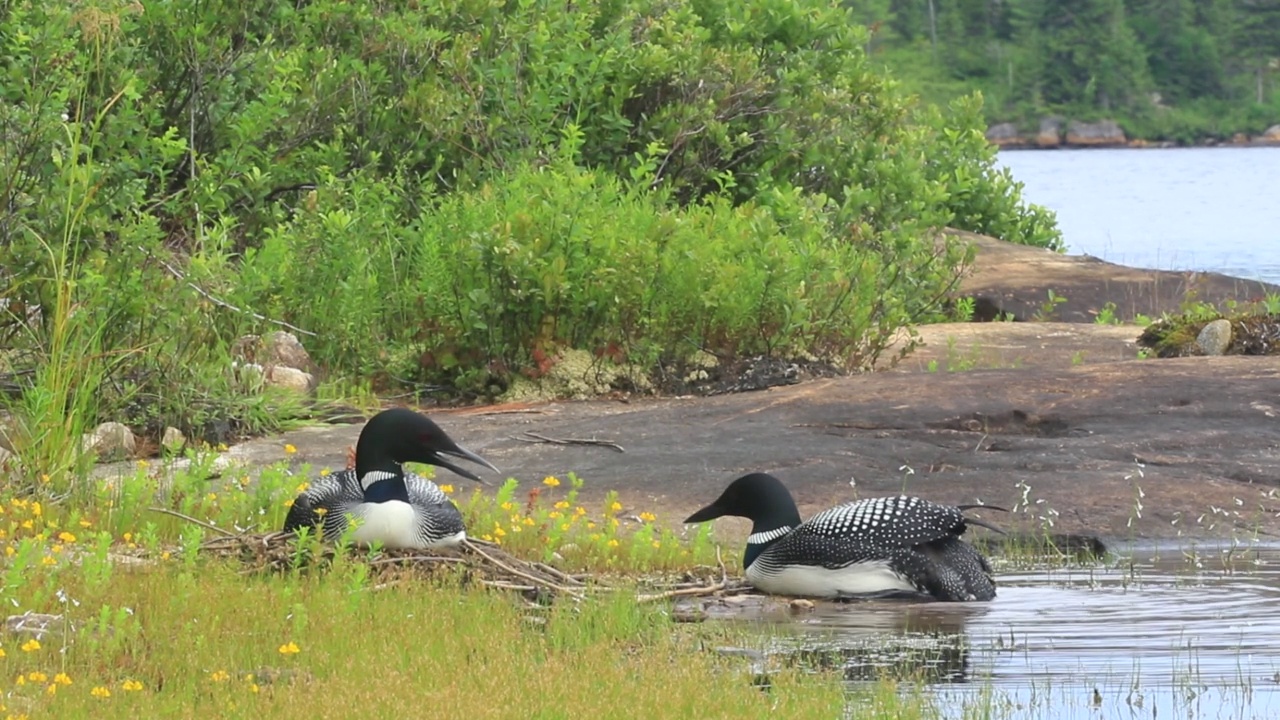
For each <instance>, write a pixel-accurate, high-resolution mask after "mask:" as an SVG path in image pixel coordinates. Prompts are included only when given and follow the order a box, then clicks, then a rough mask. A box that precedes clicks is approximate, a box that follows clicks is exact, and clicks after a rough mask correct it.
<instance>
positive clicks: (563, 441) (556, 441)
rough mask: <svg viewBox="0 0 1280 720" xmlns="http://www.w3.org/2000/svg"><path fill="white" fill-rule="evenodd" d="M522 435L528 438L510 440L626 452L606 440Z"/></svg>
mask: <svg viewBox="0 0 1280 720" xmlns="http://www.w3.org/2000/svg"><path fill="white" fill-rule="evenodd" d="M524 434H525V435H528V436H529V437H520V436H517V435H512V436H511V439H512V440H519V441H520V442H527V443H535V444H540V443H551V444H552V445H601V446H603V447H607V448H613V449H614V450H617V451H618V452H626V450H623V449H622V446H621V445H619V444H618V443H616V442H610V441H608V440H596V439H595V438H553V437H547V436H546V435H539V434H538V433H535V432H529V431H528V430H526V431H525V432H524Z"/></svg>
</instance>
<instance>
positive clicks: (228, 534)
mask: <svg viewBox="0 0 1280 720" xmlns="http://www.w3.org/2000/svg"><path fill="white" fill-rule="evenodd" d="M147 509H148V510H151V511H153V512H158V513H164V514H165V515H172V516H174V517H176V518H182V519H183V520H186V521H187V522H190V523H195V524H196V525H199V526H200V527H202V528H205V529H206V530H212V531H214V532H216V533H221V534H222V535H223V536H224V537H237V535H236V534H235V533H233V532H231V531H230V530H223V529H222V528H220V527H218V526H217V525H210V524H209V523H207V522H205V521H203V520H197V519H195V518H193V517H191V516H190V515H183V514H182V513H180V512H178V511H177V510H170V509H168V508H162V507H153V508H147Z"/></svg>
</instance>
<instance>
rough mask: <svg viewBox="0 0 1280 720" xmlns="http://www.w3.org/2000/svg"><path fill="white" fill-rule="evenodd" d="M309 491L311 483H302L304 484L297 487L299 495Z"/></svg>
mask: <svg viewBox="0 0 1280 720" xmlns="http://www.w3.org/2000/svg"><path fill="white" fill-rule="evenodd" d="M310 489H311V483H309V482H304V483H301V484H299V485H298V493H299V494H301V493H304V492H306V491H308V490H310Z"/></svg>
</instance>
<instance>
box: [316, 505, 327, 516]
mask: <svg viewBox="0 0 1280 720" xmlns="http://www.w3.org/2000/svg"><path fill="white" fill-rule="evenodd" d="M314 512H315V514H317V515H324V514H326V513H328V512H329V508H325V507H318V508H316V509H315V511H314Z"/></svg>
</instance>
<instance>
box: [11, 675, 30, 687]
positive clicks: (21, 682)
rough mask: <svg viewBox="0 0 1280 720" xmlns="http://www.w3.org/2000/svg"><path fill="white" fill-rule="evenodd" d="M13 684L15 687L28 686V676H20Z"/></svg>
mask: <svg viewBox="0 0 1280 720" xmlns="http://www.w3.org/2000/svg"><path fill="white" fill-rule="evenodd" d="M13 684H14V685H26V684H27V676H26V675H19V676H18V679H17V680H14V681H13Z"/></svg>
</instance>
